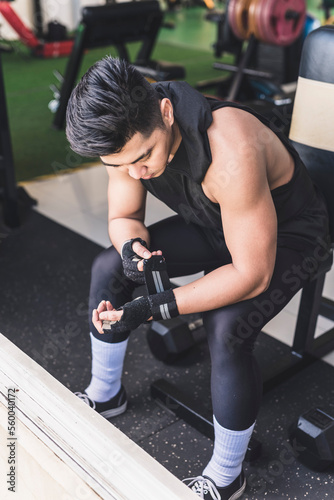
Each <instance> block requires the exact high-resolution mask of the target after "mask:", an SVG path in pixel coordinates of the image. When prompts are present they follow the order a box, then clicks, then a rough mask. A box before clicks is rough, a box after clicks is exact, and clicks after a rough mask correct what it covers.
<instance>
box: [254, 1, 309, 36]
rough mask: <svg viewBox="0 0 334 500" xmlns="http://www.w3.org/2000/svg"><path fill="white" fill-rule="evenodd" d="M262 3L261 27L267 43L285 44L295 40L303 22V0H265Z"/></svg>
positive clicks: (304, 11)
mask: <svg viewBox="0 0 334 500" xmlns="http://www.w3.org/2000/svg"><path fill="white" fill-rule="evenodd" d="M262 5H263V10H262V13H261V19H262V28H263V32H264V35H265V39H266V41H267V43H272V44H274V45H281V46H286V45H291V44H292V43H293V42H294V41H295V40H297V38H298V37H299V36H300V34H301V33H302V30H303V28H304V24H305V18H306V4H305V0H267V1H266V2H265V3H262Z"/></svg>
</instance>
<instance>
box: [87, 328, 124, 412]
mask: <svg viewBox="0 0 334 500" xmlns="http://www.w3.org/2000/svg"><path fill="white" fill-rule="evenodd" d="M90 338H91V344H92V379H91V381H90V384H89V386H88V387H87V389H86V390H85V392H86V394H87V395H88V397H89V398H90V399H92V400H93V401H96V402H97V403H103V402H105V401H108V400H109V399H111V398H112V397H113V396H115V395H116V394H117V393H118V391H119V390H120V388H121V378H122V371H123V362H124V356H125V352H126V348H127V345H128V339H127V340H124V341H123V342H118V343H116V344H109V343H108V342H103V341H102V340H98V339H97V338H96V337H94V335H92V333H91V334H90Z"/></svg>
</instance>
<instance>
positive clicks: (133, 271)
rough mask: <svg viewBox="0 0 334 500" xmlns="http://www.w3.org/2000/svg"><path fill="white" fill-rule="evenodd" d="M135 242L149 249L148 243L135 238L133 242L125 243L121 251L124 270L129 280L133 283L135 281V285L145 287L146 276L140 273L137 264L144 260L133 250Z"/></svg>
mask: <svg viewBox="0 0 334 500" xmlns="http://www.w3.org/2000/svg"><path fill="white" fill-rule="evenodd" d="M135 241H139V243H140V244H141V245H143V246H144V247H146V248H147V243H146V241H144V240H142V239H141V238H133V239H131V240H127V241H125V242H124V243H123V246H122V250H121V257H122V264H123V270H124V274H125V276H126V277H127V278H129V279H130V280H131V281H134V282H135V283H139V284H141V285H143V284H144V283H145V276H144V273H143V272H142V271H139V270H138V267H137V264H138V262H139V260H141V259H142V257H140V256H139V255H137V254H136V253H135V252H134V251H133V250H132V245H133V244H134V242H135Z"/></svg>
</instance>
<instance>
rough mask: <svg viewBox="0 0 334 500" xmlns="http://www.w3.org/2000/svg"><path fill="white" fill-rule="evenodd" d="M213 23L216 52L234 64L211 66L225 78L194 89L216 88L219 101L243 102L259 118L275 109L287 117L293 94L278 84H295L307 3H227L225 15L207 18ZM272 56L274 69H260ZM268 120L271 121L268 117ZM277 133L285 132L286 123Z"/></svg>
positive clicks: (261, 0)
mask: <svg viewBox="0 0 334 500" xmlns="http://www.w3.org/2000/svg"><path fill="white" fill-rule="evenodd" d="M206 17H207V19H208V20H211V21H213V22H215V23H216V24H217V39H216V42H215V44H214V53H215V56H216V57H217V58H220V57H222V54H223V53H229V54H232V56H233V57H234V64H226V63H224V62H218V61H217V62H215V63H214V64H213V67H214V68H215V69H217V70H220V71H226V72H228V76H227V77H226V76H225V77H223V78H217V79H213V80H208V81H201V82H199V83H198V84H197V88H198V89H200V90H204V89H207V88H210V87H216V88H217V89H218V90H217V91H218V96H219V97H221V98H224V99H227V100H231V101H239V102H246V103H247V104H248V105H250V106H252V107H253V108H254V109H256V111H259V112H261V113H262V114H263V115H266V116H267V115H268V114H269V115H271V114H272V111H273V109H275V108H279V114H281V115H282V116H288V115H291V110H292V105H293V97H294V90H293V88H292V90H291V91H290V90H289V91H287V90H286V89H284V87H283V86H282V84H286V83H290V82H295V81H296V80H297V76H298V65H299V60H300V54H301V48H302V43H303V38H304V27H305V21H306V5H305V0H275V1H272V0H227V2H226V6H225V11H224V12H211V13H209V14H208V15H207V16H206ZM269 53H274V54H275V57H277V58H278V59H279V64H278V65H277V69H276V68H275V70H274V69H273V65H272V64H271V67H270V69H269V70H268V69H267V68H266V64H261V56H262V58H263V59H265V58H268V55H267V54H269ZM270 117H271V116H270ZM280 125H281V126H280V128H281V129H283V130H284V131H285V132H288V127H286V124H284V123H280Z"/></svg>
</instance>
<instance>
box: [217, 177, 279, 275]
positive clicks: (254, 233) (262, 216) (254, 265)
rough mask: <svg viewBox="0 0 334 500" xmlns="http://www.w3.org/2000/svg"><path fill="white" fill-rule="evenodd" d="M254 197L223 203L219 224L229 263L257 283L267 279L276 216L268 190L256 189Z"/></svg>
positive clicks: (273, 251)
mask: <svg viewBox="0 0 334 500" xmlns="http://www.w3.org/2000/svg"><path fill="white" fill-rule="evenodd" d="M254 194H255V196H254V197H252V196H249V197H247V196H245V197H242V193H240V198H241V199H240V202H239V204H237V205H236V204H231V205H229V203H228V202H226V200H225V202H224V203H222V205H221V209H222V221H223V228H224V236H225V240H226V244H227V246H228V249H229V251H230V254H231V256H232V263H233V265H234V267H235V268H236V269H238V271H240V272H241V273H242V274H243V275H245V276H249V278H250V279H253V280H255V281H258V282H267V281H268V280H270V278H271V275H272V272H273V269H274V265H275V258H276V246H277V217H276V211H275V207H274V204H273V200H272V197H271V193H270V190H269V187H268V186H266V185H264V184H263V185H262V186H259V187H258V188H257V192H256V193H254Z"/></svg>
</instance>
